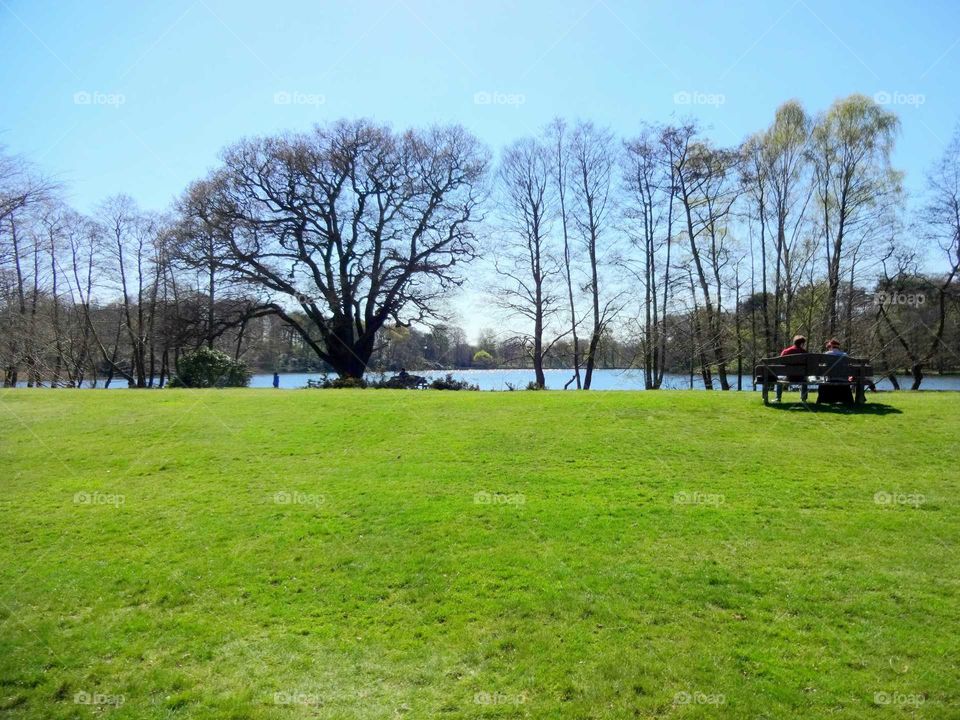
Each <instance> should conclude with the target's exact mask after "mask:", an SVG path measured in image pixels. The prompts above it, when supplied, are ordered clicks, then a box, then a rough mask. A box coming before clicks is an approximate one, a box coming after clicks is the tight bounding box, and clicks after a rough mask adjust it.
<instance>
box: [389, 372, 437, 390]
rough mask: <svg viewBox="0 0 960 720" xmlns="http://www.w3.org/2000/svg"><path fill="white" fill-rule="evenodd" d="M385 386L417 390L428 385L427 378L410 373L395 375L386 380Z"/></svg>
mask: <svg viewBox="0 0 960 720" xmlns="http://www.w3.org/2000/svg"><path fill="white" fill-rule="evenodd" d="M385 386H386V387H389V388H397V389H400V390H417V389H419V388H425V387H426V386H427V379H426V378H425V377H422V376H421V375H410V374H409V373H408V374H407V375H406V376H403V377H401V376H400V375H394V376H393V377H391V378H390V379H389V380H387V381H386V383H385Z"/></svg>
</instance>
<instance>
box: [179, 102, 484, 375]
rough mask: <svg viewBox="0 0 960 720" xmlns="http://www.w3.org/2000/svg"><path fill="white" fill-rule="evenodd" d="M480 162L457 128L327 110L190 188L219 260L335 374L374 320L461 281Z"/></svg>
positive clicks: (358, 352) (356, 359)
mask: <svg viewBox="0 0 960 720" xmlns="http://www.w3.org/2000/svg"><path fill="white" fill-rule="evenodd" d="M488 163H489V158H488V152H487V151H486V149H485V148H483V147H482V146H481V145H480V143H479V142H478V141H477V140H476V139H475V138H474V137H473V136H472V135H470V134H469V133H467V132H466V131H465V130H463V129H462V128H460V127H433V128H430V129H428V130H410V131H407V132H405V133H402V134H396V133H394V132H392V131H391V130H389V129H388V128H386V127H382V126H379V125H375V124H373V123H371V122H368V121H363V120H360V121H351V122H348V121H340V122H337V123H334V124H332V125H330V126H328V127H317V128H315V129H314V130H313V131H312V132H309V133H305V134H296V135H284V136H276V137H267V138H260V139H255V140H249V141H245V142H241V143H239V144H237V145H235V146H233V147H231V148H229V149H228V150H227V151H226V152H225V153H224V162H223V167H222V168H221V169H220V170H218V171H217V172H216V173H215V175H214V177H213V178H212V179H211V180H210V181H209V182H207V183H205V184H204V185H203V186H202V189H205V190H206V191H209V192H211V193H212V197H211V202H210V203H209V207H210V208H211V209H212V212H211V215H210V217H209V218H208V219H207V220H208V221H209V222H212V223H214V224H215V226H216V227H217V228H218V231H219V232H220V235H221V238H222V239H223V241H224V243H225V248H226V252H225V254H224V256H223V258H222V261H221V266H222V267H223V268H226V269H228V270H229V271H231V272H232V273H234V274H235V275H236V276H237V277H238V278H240V279H242V280H244V281H246V282H248V283H251V284H253V285H255V286H257V287H260V288H263V289H265V290H267V291H269V292H270V293H271V294H272V302H271V303H270V307H271V309H272V311H273V312H275V313H276V314H277V315H279V316H280V317H281V318H283V319H284V320H285V321H286V322H287V323H289V324H290V325H291V326H292V327H293V328H294V329H295V330H296V332H297V333H298V334H299V335H300V336H301V337H302V338H303V340H304V341H305V342H306V343H307V344H308V345H309V346H310V347H311V348H312V349H313V350H314V352H316V354H317V355H318V356H319V357H320V358H321V359H322V360H324V361H325V362H327V363H328V364H329V365H330V366H331V367H333V369H334V370H335V371H336V372H337V373H338V374H339V375H340V376H342V377H361V376H362V375H363V374H364V372H365V371H366V370H367V365H368V362H369V360H370V356H371V354H372V352H373V350H374V343H375V339H376V337H377V332H378V331H379V330H380V329H381V328H382V327H383V326H384V324H385V323H387V322H388V321H393V322H395V323H397V324H401V325H403V324H409V323H411V322H417V321H423V320H425V319H427V318H429V317H431V316H433V315H434V314H435V313H436V311H437V302H438V300H439V298H440V297H441V296H442V295H443V294H444V293H445V292H446V291H447V290H448V289H450V288H451V287H454V286H457V285H459V284H460V283H461V282H462V277H461V275H460V273H459V270H460V266H461V265H462V264H463V263H465V262H466V261H468V260H470V259H472V258H473V257H474V256H475V254H476V252H477V247H476V242H475V240H476V238H475V234H474V231H475V226H476V224H477V222H478V221H479V220H480V219H481V218H480V214H479V205H480V201H481V200H482V198H483V194H484V192H485V186H484V181H485V176H486V172H487V166H488ZM194 190H195V191H196V190H198V188H194ZM294 307H298V308H299V309H300V310H302V314H303V316H304V317H305V318H306V320H303V319H301V318H299V317H296V316H295V315H294V313H292V312H291V309H292V308H294Z"/></svg>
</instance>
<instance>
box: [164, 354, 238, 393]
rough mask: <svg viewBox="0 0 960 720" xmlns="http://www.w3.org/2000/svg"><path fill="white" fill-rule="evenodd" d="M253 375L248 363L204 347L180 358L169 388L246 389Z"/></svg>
mask: <svg viewBox="0 0 960 720" xmlns="http://www.w3.org/2000/svg"><path fill="white" fill-rule="evenodd" d="M251 374H252V373H251V372H250V371H249V370H248V369H247V365H246V363H244V362H241V361H239V360H233V359H231V357H230V356H229V355H227V354H226V353H225V352H221V351H220V350H213V349H211V348H207V347H203V348H200V349H199V350H194V351H193V352H192V353H188V354H187V355H184V356H183V357H181V358H180V360H179V361H178V362H177V372H176V374H175V375H174V376H173V377H172V378H171V379H170V383H169V387H174V388H177V387H182V388H211V387H246V386H247V385H249V384H250V377H251Z"/></svg>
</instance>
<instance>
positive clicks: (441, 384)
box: [430, 373, 480, 390]
mask: <svg viewBox="0 0 960 720" xmlns="http://www.w3.org/2000/svg"><path fill="white" fill-rule="evenodd" d="M430 389H431V390H479V389H480V386H479V385H471V384H470V383H468V382H467V381H466V380H457V379H456V378H455V377H454V376H453V375H451V374H450V373H447V375H446V377H442V378H437V379H436V380H434V381H433V382H432V383H430Z"/></svg>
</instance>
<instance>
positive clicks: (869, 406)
mask: <svg viewBox="0 0 960 720" xmlns="http://www.w3.org/2000/svg"><path fill="white" fill-rule="evenodd" d="M767 407H769V408H773V409H774V410H792V411H794V412H798V411H799V412H814V413H826V414H829V415H902V414H903V410H901V409H900V408H895V407H893V406H892V405H884V404H883V403H869V402H868V403H866V404H864V405H843V404H839V403H838V404H831V405H828V404H826V403H825V404H823V405H817V403H816V401H809V402H805V403H804V402H781V403H778V402H774V401H771V403H770V404H769V405H767Z"/></svg>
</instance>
